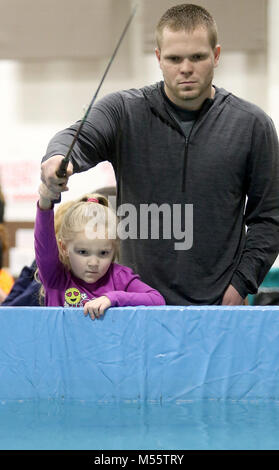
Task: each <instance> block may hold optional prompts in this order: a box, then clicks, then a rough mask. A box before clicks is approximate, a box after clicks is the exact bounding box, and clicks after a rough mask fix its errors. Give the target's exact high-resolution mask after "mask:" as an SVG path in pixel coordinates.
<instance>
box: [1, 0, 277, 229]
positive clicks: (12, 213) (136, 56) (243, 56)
mask: <svg viewBox="0 0 279 470" xmlns="http://www.w3.org/2000/svg"><path fill="white" fill-rule="evenodd" d="M278 20H279V1H278V0H269V9H268V28H267V29H268V47H267V51H266V53H265V52H262V51H261V52H259V53H257V52H252V53H249V52H241V51H237V52H224V53H223V54H222V56H221V61H220V64H219V67H218V69H216V75H215V84H216V85H217V86H221V87H224V88H227V89H228V90H230V91H232V92H233V93H235V94H237V95H239V96H241V97H243V98H244V99H247V100H250V101H253V102H254V103H256V104H258V105H259V106H261V107H262V108H263V109H264V110H265V111H266V112H267V113H269V114H270V115H271V117H272V118H273V119H274V121H275V123H276V126H277V128H278V124H279V111H278V104H279V100H278V98H279V85H278V75H279V35H278V32H277V31H278V27H277V25H278ZM125 40H127V41H129V51H131V52H130V53H129V54H128V56H127V54H123V51H126V50H127V46H125V44H123V51H122V54H121V53H120V54H119V55H118V56H117V57H116V60H115V63H114V64H113V66H112V68H111V70H110V72H109V75H108V77H107V79H106V81H105V83H104V86H103V88H102V89H101V91H100V94H99V97H101V96H103V95H104V94H106V93H107V92H110V91H113V90H118V89H123V88H130V87H140V86H143V85H145V84H148V83H153V82H155V81H157V80H160V79H161V72H160V69H159V67H158V64H157V62H156V58H155V55H153V54H144V53H143V51H142V48H141V44H142V42H141V28H140V22H136V21H135V22H134V23H132V26H131V28H130V31H129V35H128V37H127V38H125ZM127 58H128V60H127ZM107 61H108V58H104V59H103V60H101V59H98V60H97V59H96V60H94V61H93V60H85V59H83V60H75V61H70V60H64V61H63V60H52V61H47V60H43V61H38V60H37V61H31V60H29V61H28V60H25V61H5V60H4V61H0V103H1V112H0V129H1V152H0V172H1V173H0V177H1V184H2V187H3V190H4V193H5V196H6V199H7V208H6V215H5V217H6V220H28V221H30V220H33V219H34V213H35V207H34V206H35V204H34V203H35V200H36V194H37V187H38V185H39V181H40V161H41V158H42V156H43V155H44V152H45V149H46V146H47V144H48V141H49V140H50V138H51V137H52V136H53V135H54V133H55V132H57V131H58V130H60V129H62V128H64V127H65V126H67V125H69V124H70V123H72V122H74V121H75V120H78V119H80V118H81V117H82V116H83V113H84V110H85V109H86V106H87V105H88V103H89V102H90V100H91V98H92V96H93V94H94V92H95V90H96V87H97V85H98V81H99V80H100V77H101V76H102V74H103V71H104V69H105V66H106V64H107ZM7 162H8V163H9V165H8V166H7ZM97 170H98V169H97ZM97 170H95V171H91V172H89V173H84V174H83V175H82V176H81V175H78V177H77V178H76V180H74V178H75V177H73V178H72V180H71V183H70V192H69V193H67V195H66V194H65V195H64V199H66V198H70V197H72V196H73V197H75V196H76V195H80V191H83V189H85V188H87V187H88V188H90V189H94V186H95V185H96V186H102V185H103V183H104V184H106V182H108V183H110V182H111V178H110V177H109V174H108V173H107V172H104V173H102V172H101V171H97ZM107 178H108V179H107ZM81 179H82V184H81V183H80V180H81ZM22 195H23V196H24V197H20V196H22Z"/></svg>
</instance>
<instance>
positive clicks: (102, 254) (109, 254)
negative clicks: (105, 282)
mask: <svg viewBox="0 0 279 470" xmlns="http://www.w3.org/2000/svg"><path fill="white" fill-rule="evenodd" d="M61 248H62V250H63V251H64V253H65V254H66V255H67V256H68V259H69V262H70V267H71V271H72V273H73V274H74V275H75V276H76V277H78V278H79V279H81V280H83V281H85V282H88V283H93V282H96V281H98V280H99V279H100V278H101V277H103V276H104V275H105V274H106V272H107V270H108V269H109V267H110V265H111V263H112V260H113V257H114V253H115V247H114V244H113V242H112V241H111V240H106V239H100V238H94V239H89V238H88V237H86V235H85V232H79V233H78V234H77V235H76V236H75V239H74V240H73V241H70V242H68V243H67V244H65V245H63V243H61Z"/></svg>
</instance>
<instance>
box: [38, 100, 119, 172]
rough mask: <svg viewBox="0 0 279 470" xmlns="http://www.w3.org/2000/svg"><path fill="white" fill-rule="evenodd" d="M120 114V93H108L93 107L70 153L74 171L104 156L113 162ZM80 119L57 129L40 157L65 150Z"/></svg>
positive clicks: (96, 162)
mask: <svg viewBox="0 0 279 470" xmlns="http://www.w3.org/2000/svg"><path fill="white" fill-rule="evenodd" d="M123 114H124V105H123V99H122V97H121V94H120V93H111V94H109V95H107V96H106V97H104V98H102V99H101V100H99V101H98V102H97V103H96V104H95V105H94V106H93V107H92V109H91V111H90V113H89V114H88V117H87V118H86V120H85V122H84V124H83V127H82V130H81V132H80V135H79V137H78V140H77V142H76V143H75V145H74V148H73V150H72V153H71V156H70V158H71V162H72V163H73V166H74V173H79V172H82V171H86V170H88V169H89V168H91V167H92V166H95V165H97V164H98V163H100V162H102V161H105V160H108V161H110V162H111V163H112V164H114V162H115V159H116V151H117V149H116V147H117V142H118V137H119V135H120V134H121V122H122V120H123ZM80 122H81V121H78V122H76V123H75V124H73V125H72V126H70V127H68V128H67V129H64V130H63V131H60V132H58V133H57V134H56V135H55V136H54V137H53V138H52V139H51V141H50V142H49V144H48V147H47V151H46V155H45V156H44V157H43V159H42V161H45V160H47V159H48V158H50V157H52V156H53V155H64V156H65V155H66V154H67V152H68V150H69V148H70V145H71V143H72V141H73V138H74V136H75V134H76V131H77V129H78V127H79V125H80Z"/></svg>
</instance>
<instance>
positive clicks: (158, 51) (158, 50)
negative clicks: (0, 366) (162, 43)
mask: <svg viewBox="0 0 279 470" xmlns="http://www.w3.org/2000/svg"><path fill="white" fill-rule="evenodd" d="M155 54H156V57H157V59H158V62H159V64H160V60H161V52H160V49H158V47H156V49H155Z"/></svg>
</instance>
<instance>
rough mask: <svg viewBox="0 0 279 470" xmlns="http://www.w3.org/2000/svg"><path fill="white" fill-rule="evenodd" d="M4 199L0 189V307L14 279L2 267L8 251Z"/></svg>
mask: <svg viewBox="0 0 279 470" xmlns="http://www.w3.org/2000/svg"><path fill="white" fill-rule="evenodd" d="M4 213H5V197H4V194H3V192H2V189H1V187H0V304H1V305H2V304H3V302H4V300H5V299H6V297H7V295H8V294H9V293H10V291H11V289H12V287H13V285H14V278H13V276H12V275H11V274H10V273H9V271H8V270H7V269H6V268H5V267H3V256H4V254H5V252H6V251H7V250H8V247H9V241H8V233H7V230H6V227H5V225H4Z"/></svg>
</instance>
